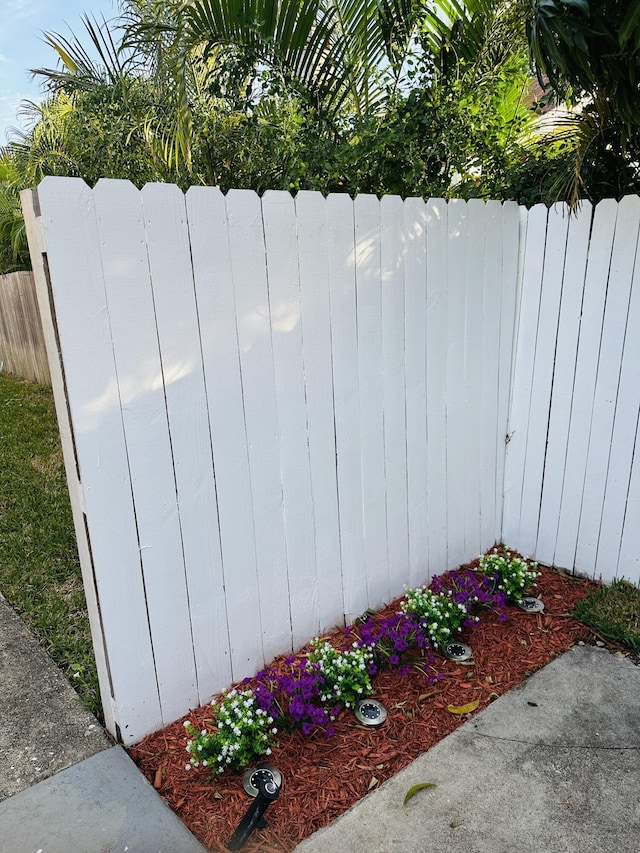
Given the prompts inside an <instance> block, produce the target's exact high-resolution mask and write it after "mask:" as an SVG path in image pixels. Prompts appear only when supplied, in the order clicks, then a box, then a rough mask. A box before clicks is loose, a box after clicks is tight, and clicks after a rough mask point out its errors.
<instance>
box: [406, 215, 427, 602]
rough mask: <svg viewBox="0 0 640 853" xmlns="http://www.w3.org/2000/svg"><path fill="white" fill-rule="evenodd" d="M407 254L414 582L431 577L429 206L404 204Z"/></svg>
mask: <svg viewBox="0 0 640 853" xmlns="http://www.w3.org/2000/svg"><path fill="white" fill-rule="evenodd" d="M404 222H405V232H406V240H407V249H406V256H405V393H406V407H407V409H406V411H407V477H408V486H407V488H408V497H407V504H408V523H409V570H408V577H409V583H410V584H411V586H416V585H417V584H421V583H423V582H424V581H425V580H426V577H427V571H428V566H427V551H428V536H427V529H426V523H425V521H426V518H427V513H428V507H427V393H426V294H425V281H426V205H425V203H424V202H423V201H422V199H414V198H409V199H407V200H406V201H405V203H404Z"/></svg>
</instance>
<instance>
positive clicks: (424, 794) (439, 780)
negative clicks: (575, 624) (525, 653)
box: [296, 646, 640, 853]
mask: <svg viewBox="0 0 640 853" xmlns="http://www.w3.org/2000/svg"><path fill="white" fill-rule="evenodd" d="M420 782H433V783H435V787H432V788H426V789H423V790H420V791H418V792H417V793H416V794H415V795H414V797H413V798H411V799H410V800H409V801H408V802H407V804H406V806H403V801H404V797H405V794H406V792H407V791H408V790H409V789H410V788H411V787H412V786H414V785H417V784H418V783H420ZM639 791H640V668H638V667H636V666H634V665H633V663H631V662H630V661H629V660H626V659H620V658H617V657H615V656H613V655H611V654H609V652H607V651H606V650H604V649H597V648H592V647H590V646H578V647H576V648H574V649H572V650H571V651H569V652H567V653H566V654H564V655H562V657H560V658H558V659H557V660H555V661H553V662H552V663H551V664H549V665H548V666H546V667H545V668H544V669H542V670H540V671H539V672H538V673H536V674H535V675H533V676H532V677H531V678H530V679H528V680H527V681H525V682H523V683H522V684H521V685H520V686H518V687H516V688H514V689H513V690H511V691H510V692H509V693H506V694H505V695H504V696H501V697H500V698H499V699H497V700H496V701H495V702H494V703H493V704H492V705H490V706H489V707H488V708H487V709H486V710H485V711H482V713H480V714H478V715H477V716H475V717H473V718H472V719H471V720H469V721H468V722H467V723H465V725H463V726H461V727H460V728H459V729H458V730H457V731H456V732H454V733H453V734H451V735H449V737H447V738H445V739H444V740H443V741H441V742H440V743H438V744H436V746H434V747H433V748H432V749H430V750H429V751H428V752H427V753H425V754H424V755H423V756H421V757H420V758H418V759H417V760H416V761H414V762H413V763H412V764H411V765H410V766H409V767H407V768H406V769H405V770H403V771H402V772H401V773H399V774H398V775H397V776H395V777H394V778H393V779H390V780H389V781H388V782H387V783H386V784H385V785H383V786H382V787H381V788H380V789H379V790H377V791H375V792H373V793H372V794H370V795H369V796H368V797H366V798H365V799H364V800H362V801H361V802H360V803H358V804H357V805H355V806H354V807H353V808H352V809H351V810H350V811H349V812H347V813H346V814H344V815H343V816H342V817H340V818H338V820H337V821H335V823H333V824H332V825H331V826H329V827H328V828H326V829H323V830H320V831H319V832H317V833H316V834H315V835H313V836H311V837H310V838H308V839H307V840H306V841H303V842H302V843H301V844H300V845H298V847H297V848H296V853H327V851H339V853H400V851H401V853H427V851H429V853H431V851H433V853H435V851H438V853H637V851H638V850H640V799H639V796H638V792H639Z"/></svg>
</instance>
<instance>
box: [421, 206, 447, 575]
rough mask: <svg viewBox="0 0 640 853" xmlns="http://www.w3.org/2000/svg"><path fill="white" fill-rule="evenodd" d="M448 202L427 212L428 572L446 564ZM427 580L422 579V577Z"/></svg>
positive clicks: (433, 571)
mask: <svg viewBox="0 0 640 853" xmlns="http://www.w3.org/2000/svg"><path fill="white" fill-rule="evenodd" d="M447 234H448V218H447V204H446V202H445V201H443V200H442V199H435V200H434V199H432V200H430V201H429V202H428V203H427V211H426V241H427V243H426V250H427V328H426V335H427V343H426V358H427V368H426V370H427V375H426V380H427V472H428V478H427V534H428V541H427V548H428V570H429V574H430V575H432V574H437V573H439V572H442V571H444V569H445V568H446V566H447V497H446V496H447V421H446V404H447V396H446V376H447V374H446V367H445V365H446V359H447ZM425 580H426V578H425Z"/></svg>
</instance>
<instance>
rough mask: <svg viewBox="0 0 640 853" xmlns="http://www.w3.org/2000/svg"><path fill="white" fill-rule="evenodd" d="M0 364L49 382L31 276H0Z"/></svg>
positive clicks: (30, 274)
mask: <svg viewBox="0 0 640 853" xmlns="http://www.w3.org/2000/svg"><path fill="white" fill-rule="evenodd" d="M0 365H2V370H6V372H7V373H13V374H15V375H16V376H20V377H22V378H23V379H29V380H31V381H32V382H38V383H40V384H41V385H49V384H51V376H50V375H49V363H48V361H47V351H46V348H45V343H44V335H43V333H42V323H41V322H40V312H39V311H38V301H37V298H36V289H35V284H34V280H33V275H32V273H30V272H12V273H9V275H0Z"/></svg>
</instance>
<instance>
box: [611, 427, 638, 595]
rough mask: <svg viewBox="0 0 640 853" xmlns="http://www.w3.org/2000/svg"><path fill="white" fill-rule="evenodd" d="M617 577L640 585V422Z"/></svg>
mask: <svg viewBox="0 0 640 853" xmlns="http://www.w3.org/2000/svg"><path fill="white" fill-rule="evenodd" d="M603 577H606V578H607V579H610V578H611V575H610V572H607V575H604V574H603ZM618 577H621V578H627V580H630V581H632V582H633V583H635V584H638V585H640V422H639V423H636V443H635V448H634V454H633V463H632V466H631V474H630V478H629V493H628V495H627V505H626V509H625V516H624V528H623V530H622V541H621V543H620V556H619V560H618Z"/></svg>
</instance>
